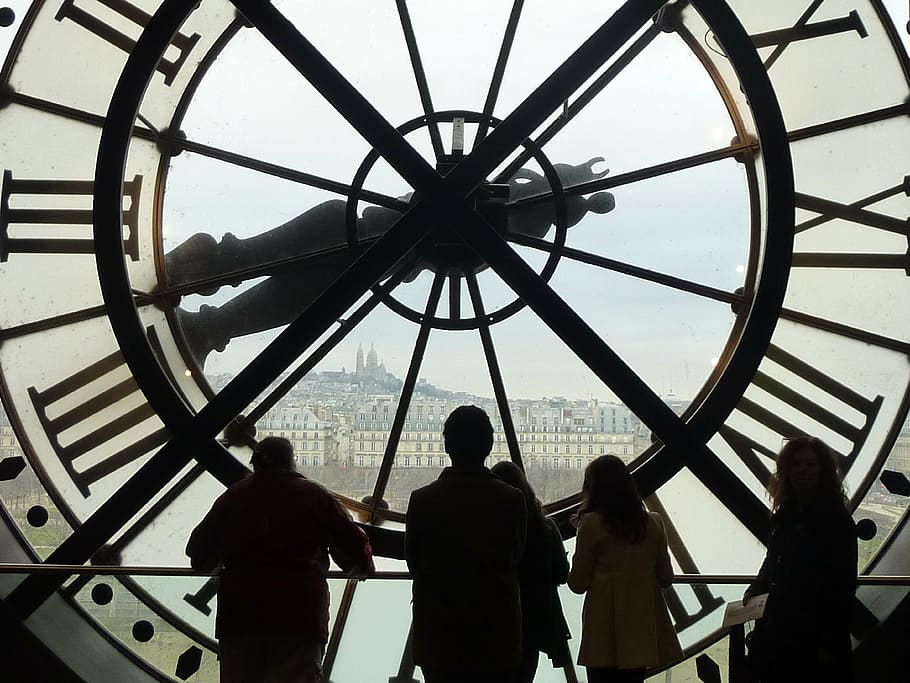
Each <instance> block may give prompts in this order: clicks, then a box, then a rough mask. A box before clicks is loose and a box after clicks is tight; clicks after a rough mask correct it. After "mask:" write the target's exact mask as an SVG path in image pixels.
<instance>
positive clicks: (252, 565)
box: [186, 437, 373, 683]
mask: <svg viewBox="0 0 910 683" xmlns="http://www.w3.org/2000/svg"><path fill="white" fill-rule="evenodd" d="M251 464H252V465H253V474H252V475H251V476H249V477H246V478H245V479H242V480H241V481H239V482H237V483H236V484H234V485H233V486H231V487H230V488H229V489H228V490H227V491H225V492H224V493H223V494H222V495H221V496H220V497H219V498H218V499H217V500H216V501H215V503H214V505H212V509H211V510H210V511H209V512H208V514H207V515H206V516H205V518H204V519H203V520H202V522H200V523H199V525H198V526H197V527H196V528H195V529H194V530H193V533H192V535H191V536H190V540H189V542H188V543H187V546H186V554H187V555H189V557H190V563H191V565H192V566H193V568H194V569H199V570H202V571H212V570H214V569H215V568H217V567H218V565H219V563H220V564H221V565H222V570H221V579H220V583H219V586H218V614H217V619H216V621H215V634H216V636H217V637H218V644H219V659H220V660H221V681H222V683H235V682H236V683H256V682H259V681H268V682H269V683H273V682H274V683H279V682H280V683H284V682H291V681H293V682H295V683H297V682H299V683H315V682H316V681H317V680H318V678H319V675H320V669H321V662H322V655H323V651H324V648H325V643H326V641H327V640H328V620H329V590H328V584H327V583H326V578H325V577H326V573H327V572H328V569H329V554H330V553H331V556H332V559H334V560H335V562H336V563H337V564H338V566H339V567H341V568H342V569H344V570H346V571H347V572H348V574H349V575H350V576H351V577H353V578H364V577H366V576H367V575H368V574H369V573H370V572H372V571H373V561H372V552H371V549H370V545H369V542H368V541H367V537H366V535H365V534H364V533H363V531H361V530H360V528H359V527H358V526H357V525H356V524H354V522H353V521H352V520H351V518H350V516H349V515H348V513H347V512H345V510H344V509H343V508H342V507H341V506H340V505H339V504H338V502H337V501H336V500H335V499H334V498H333V497H332V495H331V494H330V493H329V492H328V491H327V490H325V489H324V488H323V487H322V486H320V485H319V484H316V483H314V482H312V481H309V480H307V479H304V478H303V476H301V475H300V474H298V473H297V472H295V471H294V451H293V448H292V446H291V443H290V442H289V441H288V440H287V439H283V438H278V437H267V438H265V439H263V440H262V441H261V442H259V444H258V445H257V446H256V448H255V449H253V458H252V460H251Z"/></svg>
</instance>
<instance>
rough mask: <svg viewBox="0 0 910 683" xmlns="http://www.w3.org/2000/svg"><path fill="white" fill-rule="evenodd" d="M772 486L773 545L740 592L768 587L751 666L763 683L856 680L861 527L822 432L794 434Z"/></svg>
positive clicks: (752, 592)
mask: <svg viewBox="0 0 910 683" xmlns="http://www.w3.org/2000/svg"><path fill="white" fill-rule="evenodd" d="M768 490H769V492H770V494H771V500H772V516H771V534H770V537H769V539H768V553H767V555H766V557H765V560H764V562H763V563H762V566H761V569H760V570H759V572H758V577H757V579H756V580H755V582H754V583H753V584H752V585H751V586H749V588H748V590H747V591H746V593H745V595H744V596H743V602H744V603H748V601H749V600H750V599H751V598H752V596H754V595H758V594H760V593H767V594H768V602H767V604H766V605H765V614H764V617H763V618H762V619H759V620H758V621H756V627H755V630H754V631H753V632H752V634H751V635H750V637H749V662H750V664H751V665H752V666H751V668H752V669H753V670H754V672H755V674H756V675H757V680H759V681H761V682H762V683H768V682H773V683H789V682H790V681H794V682H795V681H825V683H838V682H841V681H843V682H846V681H852V680H853V677H852V673H851V672H852V666H851V665H852V644H851V641H850V612H851V609H852V607H853V596H854V592H855V590H856V527H855V526H854V524H853V518H852V517H851V516H850V512H849V511H848V509H847V499H846V497H845V496H844V486H843V477H842V475H841V473H840V468H839V467H838V463H837V456H836V455H835V454H834V452H833V451H832V450H831V449H830V448H829V447H828V446H827V445H826V444H825V443H824V442H823V441H821V440H820V439H817V438H814V437H809V436H801V437H797V438H794V439H790V440H789V441H787V443H786V444H784V447H783V448H782V449H781V451H780V453H779V454H778V456H777V468H776V471H775V473H774V475H773V476H772V478H771V482H770V484H769V487H768Z"/></svg>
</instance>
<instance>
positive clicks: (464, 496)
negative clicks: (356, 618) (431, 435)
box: [405, 406, 526, 683]
mask: <svg viewBox="0 0 910 683" xmlns="http://www.w3.org/2000/svg"><path fill="white" fill-rule="evenodd" d="M443 437H444V439H445V447H446V452H447V453H448V454H449V457H450V458H451V460H452V466H451V467H447V468H446V469H444V470H443V471H442V473H441V474H440V475H439V478H438V479H437V480H436V481H435V482H433V483H432V484H429V485H427V486H424V487H423V488H420V489H417V490H415V491H414V492H413V493H412V494H411V500H410V502H409V504H408V511H407V529H406V533H405V554H406V557H407V562H408V567H409V568H410V570H411V575H412V577H413V580H414V583H413V602H412V607H413V617H414V621H413V633H414V641H413V642H414V663H415V664H417V665H418V666H420V667H421V669H423V674H424V677H425V679H426V681H427V683H456V682H457V683H466V682H467V681H471V682H472V683H486V682H490V683H493V682H495V683H503V681H506V682H508V681H512V680H513V677H514V673H515V670H516V669H517V668H518V665H519V663H520V661H521V603H520V594H519V579H518V565H519V561H520V560H521V556H522V553H523V552H524V547H525V516H526V515H525V501H524V497H523V496H522V494H521V492H520V491H518V490H516V489H514V488H512V487H511V486H509V485H508V484H506V483H505V482H504V481H502V480H500V479H498V478H497V477H496V476H494V475H493V473H492V472H490V470H488V469H487V468H486V467H484V465H483V462H484V460H485V459H486V457H487V455H489V453H490V449H491V448H492V446H493V427H492V426H491V424H490V419H489V417H487V414H486V413H485V412H484V411H483V410H481V409H480V408H478V407H477V406H460V407H459V408H456V409H455V410H453V411H452V413H451V414H450V415H449V417H448V418H447V419H446V421H445V426H444V428H443Z"/></svg>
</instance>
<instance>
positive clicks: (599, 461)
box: [581, 455, 647, 541]
mask: <svg viewBox="0 0 910 683" xmlns="http://www.w3.org/2000/svg"><path fill="white" fill-rule="evenodd" d="M581 495H582V503H581V505H582V511H583V512H598V513H600V514H601V515H602V516H603V517H604V519H605V520H606V522H607V524H608V525H609V526H610V527H611V528H612V529H614V530H615V531H618V532H619V533H621V534H622V535H624V536H625V537H626V538H628V539H629V540H632V541H638V540H641V538H642V537H643V536H644V534H645V525H646V523H647V517H646V515H645V507H644V504H643V503H642V501H641V496H640V495H639V493H638V487H637V486H636V485H635V480H634V479H632V475H631V473H630V472H629V470H628V468H627V467H626V464H625V463H624V462H623V461H622V460H620V459H619V458H618V457H616V456H615V455H601V456H600V457H598V458H594V460H592V461H591V462H590V463H589V464H588V466H587V468H586V469H585V478H584V483H583V484H582V486H581Z"/></svg>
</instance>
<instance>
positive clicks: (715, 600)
mask: <svg viewBox="0 0 910 683" xmlns="http://www.w3.org/2000/svg"><path fill="white" fill-rule="evenodd" d="M645 505H646V507H647V508H648V509H649V510H652V511H654V512H656V513H658V514H659V515H660V516H661V517H663V520H664V529H665V530H666V532H667V544H668V545H669V546H670V554H671V555H672V556H673V559H675V560H676V564H677V565H679V569H680V571H681V572H682V573H683V574H700V573H701V572H700V571H699V569H698V566H697V565H696V564H695V560H694V559H693V558H692V554H691V553H690V552H689V549H688V548H687V547H686V544H685V543H684V542H683V540H682V537H681V536H680V535H679V532H678V531H677V530H676V527H675V526H673V522H672V521H671V519H670V515H669V514H668V513H667V511H666V509H665V508H664V506H663V503H661V501H660V498H658V497H657V494H656V493H652V494H651V495H650V496H648V497H647V499H645ZM688 590H691V592H692V593H693V594H694V596H695V599H696V600H697V601H698V609H696V610H695V611H691V610H690V609H689V608H688V607H686V604H685V603H684V602H683V599H682V592H683V591H688ZM664 597H665V598H666V600H667V608H668V609H669V610H670V615H671V616H672V617H673V623H674V624H675V625H676V630H677V631H681V630H682V629H684V628H686V627H687V626H689V625H691V624H694V623H695V622H696V621H698V620H699V619H701V618H702V617H703V616H705V615H706V614H708V613H710V612H712V611H713V610H715V609H716V608H717V607H718V606H720V605H723V604H724V602H725V600H724V598H722V597H720V596H718V595H714V593H712V592H711V589H710V587H709V586H707V585H705V584H692V585H691V586H690V587H688V588H687V587H684V586H678V585H676V584H674V585H673V586H671V587H670V588H667V589H665V590H664Z"/></svg>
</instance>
